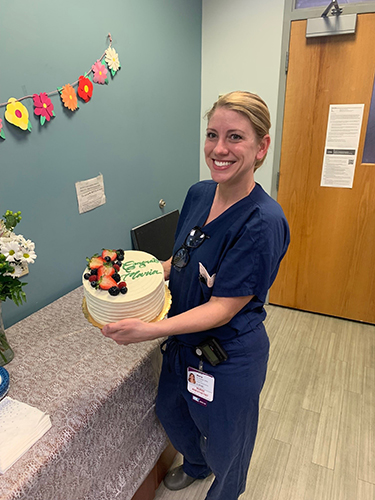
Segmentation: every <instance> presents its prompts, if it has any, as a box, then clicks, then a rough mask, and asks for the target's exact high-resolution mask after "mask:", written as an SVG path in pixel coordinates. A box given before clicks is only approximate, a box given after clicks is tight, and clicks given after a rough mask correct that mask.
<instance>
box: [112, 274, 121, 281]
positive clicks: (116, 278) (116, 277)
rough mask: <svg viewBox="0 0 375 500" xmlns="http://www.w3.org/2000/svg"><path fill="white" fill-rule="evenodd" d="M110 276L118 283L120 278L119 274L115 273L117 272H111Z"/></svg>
mask: <svg viewBox="0 0 375 500" xmlns="http://www.w3.org/2000/svg"><path fill="white" fill-rule="evenodd" d="M112 278H113V279H114V280H115V281H116V283H118V282H119V281H120V280H121V277H120V275H119V274H117V273H116V274H113V275H112Z"/></svg>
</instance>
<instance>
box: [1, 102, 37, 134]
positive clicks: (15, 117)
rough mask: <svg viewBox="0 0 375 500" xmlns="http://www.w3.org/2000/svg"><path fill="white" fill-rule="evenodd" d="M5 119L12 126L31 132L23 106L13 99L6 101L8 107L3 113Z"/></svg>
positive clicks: (26, 112)
mask: <svg viewBox="0 0 375 500" xmlns="http://www.w3.org/2000/svg"><path fill="white" fill-rule="evenodd" d="M5 119H6V120H7V121H8V122H9V123H11V124H12V125H14V126H16V127H19V128H21V129H22V130H28V131H29V132H30V131H31V128H32V127H31V123H30V122H29V112H28V111H27V109H26V108H25V106H24V105H23V104H21V103H20V102H19V101H17V100H16V99H15V98H14V97H10V98H9V99H8V105H7V107H6V111H5Z"/></svg>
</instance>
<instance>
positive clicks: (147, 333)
mask: <svg viewBox="0 0 375 500" xmlns="http://www.w3.org/2000/svg"><path fill="white" fill-rule="evenodd" d="M102 333H103V335H104V336H105V337H109V338H111V339H112V340H114V341H115V342H116V343H117V344H119V345H128V344H133V343H137V342H143V341H145V340H153V339H155V338H157V335H156V336H155V328H154V323H145V322H144V321H141V320H139V319H123V320H121V321H118V322H117V323H109V324H108V325H105V326H103V328H102Z"/></svg>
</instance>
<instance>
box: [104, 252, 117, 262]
mask: <svg viewBox="0 0 375 500" xmlns="http://www.w3.org/2000/svg"><path fill="white" fill-rule="evenodd" d="M102 257H103V259H104V260H105V261H106V262H112V261H114V260H116V259H117V253H116V250H103V252H102Z"/></svg>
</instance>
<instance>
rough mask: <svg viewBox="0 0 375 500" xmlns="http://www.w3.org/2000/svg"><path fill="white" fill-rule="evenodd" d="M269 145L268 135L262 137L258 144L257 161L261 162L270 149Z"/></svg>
mask: <svg viewBox="0 0 375 500" xmlns="http://www.w3.org/2000/svg"><path fill="white" fill-rule="evenodd" d="M270 144H271V137H270V136H269V134H266V135H265V136H264V137H262V139H261V141H260V143H259V150H258V153H257V155H256V159H257V160H262V159H263V158H264V157H265V155H266V154H267V151H268V148H269V147H270Z"/></svg>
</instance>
